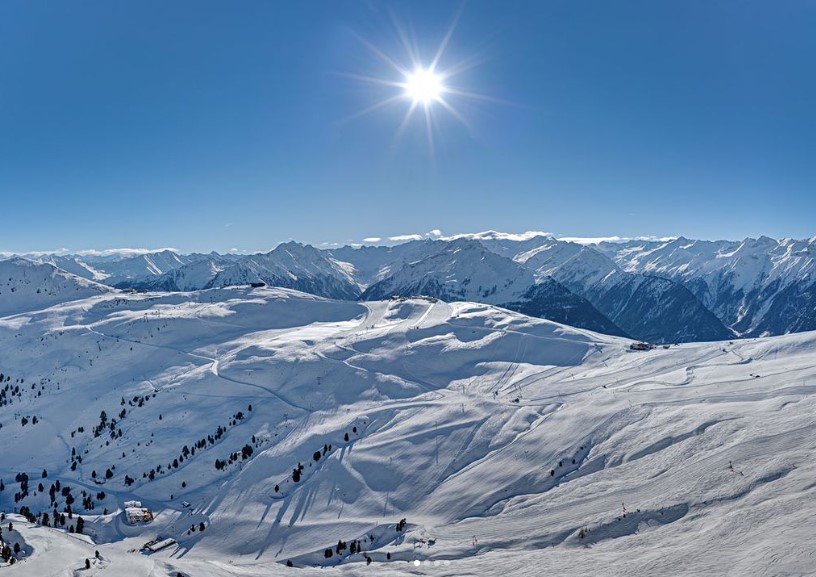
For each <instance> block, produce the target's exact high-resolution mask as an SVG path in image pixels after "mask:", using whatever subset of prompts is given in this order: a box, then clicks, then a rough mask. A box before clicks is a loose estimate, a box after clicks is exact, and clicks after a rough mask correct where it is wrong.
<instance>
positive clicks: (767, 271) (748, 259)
mask: <svg viewBox="0 0 816 577" xmlns="http://www.w3.org/2000/svg"><path fill="white" fill-rule="evenodd" d="M599 248H600V249H601V250H603V251H604V252H606V253H607V254H609V255H611V256H612V257H613V258H614V259H615V260H616V262H618V263H619V264H620V265H621V266H622V267H623V268H624V269H626V270H629V271H634V272H644V273H648V274H658V275H661V276H665V277H668V278H672V279H675V280H678V281H680V282H682V283H683V284H684V285H685V286H687V287H688V288H689V289H690V290H691V291H692V292H693V293H694V294H695V295H696V296H697V297H698V298H699V299H700V300H701V301H702V302H703V304H705V305H706V306H707V307H708V308H709V309H710V310H711V311H712V312H714V313H715V314H716V315H717V316H718V317H719V318H720V319H721V320H722V321H723V322H724V323H725V324H726V325H727V326H729V327H731V328H733V329H734V330H736V331H737V332H739V333H741V334H744V335H748V336H751V335H760V334H783V333H787V332H791V331H803V330H813V329H816V312H814V310H815V309H816V286H814V285H815V284H816V274H814V273H816V237H814V238H811V239H809V240H792V239H782V240H778V241H777V240H774V239H771V238H768V237H766V236H763V237H760V238H758V239H753V238H747V239H745V240H744V241H741V242H734V241H699V240H690V239H687V238H684V237H680V238H677V239H675V240H672V241H669V242H663V243H661V242H630V243H625V244H621V245H617V244H604V245H601V247H599Z"/></svg>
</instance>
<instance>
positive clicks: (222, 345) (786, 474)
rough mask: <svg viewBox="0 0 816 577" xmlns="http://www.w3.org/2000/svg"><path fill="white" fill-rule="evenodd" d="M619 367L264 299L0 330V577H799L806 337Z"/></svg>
mask: <svg viewBox="0 0 816 577" xmlns="http://www.w3.org/2000/svg"><path fill="white" fill-rule="evenodd" d="M462 252H465V253H469V252H470V251H469V250H468V249H466V248H464V247H463V248H462V249H461V250H460V253H462ZM457 254H459V253H457ZM491 256H497V255H493V254H492V253H490V252H486V254H485V258H486V259H490V258H491ZM461 258H471V257H470V256H468V254H463V255H461ZM497 258H500V257H497ZM505 260H506V259H505ZM511 262H512V261H511ZM3 266H7V265H5V264H4V265H3ZM38 266H43V267H44V266H46V265H38ZM495 266H498V265H495ZM502 266H503V265H502ZM52 270H53V269H52ZM497 270H498V269H497ZM527 272H528V273H529V271H527ZM56 274H57V275H58V276H59V275H60V274H64V273H59V272H58V273H56ZM519 274H520V273H519ZM71 278H75V277H71ZM513 278H518V279H519V280H518V281H517V282H520V280H521V278H522V277H521V276H519V277H513ZM26 286H27V287H28V288H30V289H31V290H33V289H34V284H31V285H26ZM491 289H492V287H491ZM19 290H23V289H22V288H19V289H18V291H19ZM501 290H503V288H502V287H497V289H496V293H495V294H498V293H499V292H500V291H501ZM18 291H15V293H16V292H18ZM28 292H30V291H28V290H26V293H28ZM34 294H36V292H34ZM508 294H509V293H508ZM5 296H7V295H6V294H5V293H4V294H3V297H5ZM629 344H630V341H628V340H626V339H620V338H616V337H611V336H606V335H601V334H597V333H592V332H589V331H585V330H579V329H574V328H572V327H569V326H564V325H561V324H557V323H554V322H550V321H545V320H540V319H535V318H531V317H529V316H524V315H520V314H517V313H513V312H510V311H508V310H506V309H501V308H496V307H493V306H490V305H485V304H477V303H468V302H457V303H450V304H449V303H444V302H441V301H438V302H430V301H429V300H427V299H401V300H389V301H374V302H351V301H337V300H325V299H322V298H319V297H316V296H314V295H308V294H304V293H298V292H294V291H291V290H284V289H274V288H268V287H264V288H257V289H251V288H248V287H237V288H226V289H211V290H206V291H201V292H190V293H178V292H177V293H147V294H131V293H114V292H110V293H107V292H103V293H100V294H96V295H95V296H92V297H90V298H86V299H82V300H77V301H71V302H64V303H62V304H55V305H53V306H51V308H48V309H45V310H34V309H29V310H27V311H26V313H25V314H24V315H10V316H5V315H4V316H0V350H2V351H3V354H2V355H1V356H0V373H2V374H3V382H2V383H0V424H2V427H0V443H2V446H3V458H2V459H0V479H1V480H2V485H0V510H1V511H3V512H5V514H6V515H8V517H7V518H6V519H5V521H4V523H3V527H2V539H3V540H4V542H5V543H7V544H8V545H9V548H10V549H12V553H11V554H12V555H13V556H16V558H18V559H19V561H18V562H17V563H16V565H15V567H14V568H12V569H11V571H12V573H14V574H15V575H17V574H19V575H22V576H24V577H31V576H37V577H56V576H62V575H66V574H69V575H70V574H76V575H85V574H88V575H97V576H99V577H107V576H111V577H112V576H120V575H128V576H132V577H147V576H149V575H157V574H161V575H174V576H175V575H177V574H182V575H185V576H188V575H207V576H212V577H227V576H230V577H232V576H235V575H242V576H243V577H260V576H263V575H270V574H276V575H277V574H281V575H288V574H290V573H291V574H292V575H306V576H320V577H326V576H329V577H331V576H335V575H337V576H340V575H362V574H367V573H371V574H372V575H373V574H376V575H383V576H384V577H396V576H398V575H406V574H409V573H410V574H423V575H437V574H439V575H442V574H444V575H476V576H488V577H489V576H499V575H501V576H508V575H512V576H524V577H533V576H537V575H540V574H541V572H542V568H546V571H547V572H550V573H553V574H557V575H566V576H570V575H598V574H613V575H618V574H620V575H623V574H659V575H682V574H689V575H692V574H693V575H735V576H736V575H745V574H750V575H771V574H773V575H807V574H810V573H812V571H813V567H814V564H813V563H814V558H813V554H812V547H811V543H810V541H811V538H810V536H811V535H812V533H813V530H814V529H816V521H814V519H816V510H814V509H815V508H816V505H814V504H816V499H813V496H814V482H813V480H814V478H816V458H814V457H816V438H815V437H814V435H813V430H814V428H816V386H814V383H816V333H801V334H796V335H787V336H782V337H773V338H764V339H752V340H741V341H734V343H733V344H728V343H722V342H718V343H697V344H683V345H679V346H671V347H669V348H668V349H663V348H658V349H656V350H651V351H643V352H633V351H629ZM57 486H58V487H59V488H57ZM52 487H53V489H52ZM132 500H139V501H140V502H141V503H142V505H143V506H145V507H147V508H148V509H150V510H151V511H152V513H153V517H154V519H153V520H152V521H151V522H149V523H137V524H128V523H126V522H125V519H124V517H125V515H124V506H125V502H126V501H132ZM69 505H70V514H69V512H68V511H69ZM23 508H25V509H26V513H28V512H29V511H30V513H31V514H33V515H34V516H35V517H36V519H37V520H38V521H39V523H31V522H28V521H26V520H25V519H24V518H23V517H22V516H20V515H14V514H13V513H12V511H13V510H14V509H16V510H17V511H22V510H23ZM55 510H56V511H57V517H61V516H63V515H64V517H65V519H64V523H63V522H58V523H56V524H57V527H56V528H54V527H53V525H54V515H53V513H54V511H55ZM43 513H47V514H48V517H47V518H46V517H44V516H43ZM80 516H81V517H82V519H83V522H84V529H83V533H85V534H86V535H87V536H84V535H76V533H68V532H67V529H68V528H69V527H72V528H74V530H75V531H76V528H77V523H78V522H79V519H78V518H79V517H80ZM403 519H404V520H405V521H404V522H403ZM9 522H12V523H13V528H10V527H8V523H9ZM88 536H90V538H91V539H92V540H90V539H89V537H88ZM156 537H162V538H172V539H174V540H175V543H173V544H172V545H171V546H170V547H169V548H167V549H165V550H162V551H159V552H157V553H152V554H150V553H142V554H139V553H137V552H136V551H137V550H138V549H139V548H141V547H142V545H143V544H144V543H146V542H147V541H150V540H154V539H156ZM14 543H18V544H20V552H19V553H14V552H13V548H12V545H13V544H14ZM343 544H344V545H345V546H341V545H343ZM352 545H353V547H352ZM95 552H98V553H99V555H98V556H96V555H95ZM86 559H88V566H90V569H87V570H86V569H84V567H85V566H86V561H85V560H86ZM288 564H291V565H292V567H288V566H287V565H288ZM3 565H4V563H2V562H0V566H3Z"/></svg>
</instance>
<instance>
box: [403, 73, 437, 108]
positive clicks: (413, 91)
mask: <svg viewBox="0 0 816 577" xmlns="http://www.w3.org/2000/svg"><path fill="white" fill-rule="evenodd" d="M404 87H405V95H406V96H408V98H410V99H411V100H412V101H413V103H414V104H422V105H424V106H429V105H430V104H432V103H433V102H440V101H441V100H442V94H444V92H445V85H444V84H443V83H442V76H441V75H439V74H436V73H435V72H434V71H433V70H430V69H427V70H423V69H421V68H420V69H417V70H415V71H414V72H413V73H411V74H409V75H407V76H406V78H405V84H404Z"/></svg>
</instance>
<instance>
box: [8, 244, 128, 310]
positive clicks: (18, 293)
mask: <svg viewBox="0 0 816 577" xmlns="http://www.w3.org/2000/svg"><path fill="white" fill-rule="evenodd" d="M109 292H113V289H110V288H109V287H106V286H104V285H100V284H98V283H95V282H93V281H89V280H86V279H83V278H81V277H78V276H76V275H73V274H70V273H68V272H65V271H63V270H60V269H59V268H57V267H55V266H54V265H52V264H50V263H40V262H35V261H31V260H27V259H23V258H14V259H10V260H4V261H0V316H7V315H11V314H17V313H22V312H28V311H33V310H39V309H42V308H46V307H49V306H52V305H55V304H58V303H63V302H68V301H73V300H77V299H84V298H88V297H92V296H96V295H101V294H105V293H109Z"/></svg>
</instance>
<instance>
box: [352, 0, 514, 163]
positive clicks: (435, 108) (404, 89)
mask: <svg viewBox="0 0 816 577" xmlns="http://www.w3.org/2000/svg"><path fill="white" fill-rule="evenodd" d="M460 16H461V10H460V12H459V13H458V14H457V15H456V17H455V18H454V19H453V22H451V24H450V26H449V27H448V30H447V32H446V33H445V35H444V37H443V38H442V40H441V42H440V43H439V45H438V47H437V48H436V50H435V51H434V52H433V53H432V54H433V56H432V57H431V58H427V59H423V58H422V57H421V52H425V53H426V55H427V53H428V52H429V51H427V50H425V51H423V50H420V48H419V47H418V46H417V44H416V42H415V39H413V38H412V37H411V36H410V35H409V34H408V33H407V32H406V31H405V30H404V29H403V28H402V27H400V26H399V25H396V37H397V38H398V39H399V41H400V42H401V43H402V45H403V48H404V51H405V56H406V57H407V58H399V57H398V56H394V55H391V54H389V53H387V52H386V51H384V50H381V49H380V48H378V47H376V46H375V45H373V44H372V43H371V42H369V41H367V40H365V39H364V38H362V37H359V40H360V42H361V43H362V44H363V45H364V46H365V47H367V48H368V49H369V50H370V52H371V54H373V55H374V56H375V57H376V59H377V60H378V61H379V62H380V63H381V64H385V65H386V71H385V72H384V73H383V72H382V71H379V70H378V71H377V73H375V74H372V75H368V74H354V73H349V74H344V75H345V76H348V77H350V78H353V79H355V80H358V81H363V82H366V83H369V84H372V85H375V86H379V87H385V88H387V89H388V90H389V91H390V94H389V93H386V94H384V95H383V96H382V98H381V99H378V100H375V101H374V102H373V103H372V104H371V105H369V106H367V107H365V108H363V109H362V110H359V111H358V112H355V113H354V114H351V115H350V116H348V117H346V119H345V120H350V119H353V118H358V117H360V116H363V115H366V114H369V113H372V112H375V111H378V110H381V109H384V108H388V107H391V106H396V105H405V106H406V108H405V112H404V114H403V117H402V121H401V122H400V123H399V125H398V126H397V130H396V133H395V135H394V142H395V143H396V142H399V140H400V138H401V137H402V134H403V133H404V132H405V131H406V129H407V128H408V125H409V124H410V123H411V121H412V120H413V119H416V118H417V117H418V118H419V119H420V122H423V123H424V125H425V134H426V136H427V139H428V147H429V150H430V151H431V154H433V147H434V132H435V131H437V130H440V129H441V126H442V122H441V120H442V117H443V116H450V117H452V118H454V119H455V120H457V121H458V122H459V123H460V124H461V125H462V126H464V127H465V129H466V130H467V131H468V132H470V133H471V134H472V133H473V132H472V127H471V125H470V123H469V122H468V120H467V119H466V118H465V117H464V115H463V114H462V112H460V109H459V108H460V105H461V104H462V102H463V101H465V100H470V101H489V102H498V101H496V100H494V99H493V98H490V97H488V96H485V95H482V94H479V93H477V92H473V91H472V90H469V89H464V88H463V86H462V84H461V82H462V79H461V77H460V75H461V74H462V73H463V72H465V71H467V70H470V69H471V68H474V67H475V66H477V65H478V64H479V63H480V62H481V58H479V57H478V56H477V55H471V56H470V57H466V58H465V59H464V60H461V61H459V62H453V63H451V62H447V63H443V62H444V60H445V58H444V56H445V51H446V49H447V48H448V45H449V43H450V40H451V37H452V36H453V31H454V29H455V28H456V24H457V22H458V20H459V17H460ZM457 78H459V80H457ZM471 109H472V106H471Z"/></svg>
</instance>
